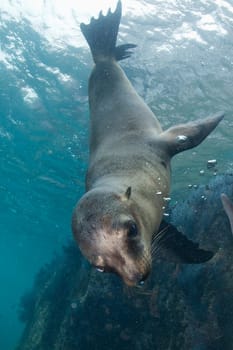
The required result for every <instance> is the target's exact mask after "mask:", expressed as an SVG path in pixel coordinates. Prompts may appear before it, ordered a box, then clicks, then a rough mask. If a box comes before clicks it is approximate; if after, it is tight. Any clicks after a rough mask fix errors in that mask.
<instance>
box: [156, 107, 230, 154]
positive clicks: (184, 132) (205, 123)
mask: <svg viewBox="0 0 233 350" xmlns="http://www.w3.org/2000/svg"><path fill="white" fill-rule="evenodd" d="M223 117H224V113H223V112H219V113H217V114H216V115H214V116H213V117H208V118H205V119H202V120H197V121H194V122H190V123H187V124H180V125H176V126H173V127H171V128H169V129H168V130H166V131H164V132H162V133H161V134H160V135H159V138H160V141H161V143H162V145H163V148H164V149H166V151H167V152H168V154H169V155H170V157H172V156H174V155H175V154H177V153H179V152H182V151H185V150H187V149H190V148H193V147H196V146H197V145H199V143H201V142H202V141H203V140H204V139H205V138H206V137H207V136H208V135H209V134H210V133H211V131H213V130H214V129H215V127H216V126H217V125H218V123H219V122H220V121H221V120H222V119H223Z"/></svg>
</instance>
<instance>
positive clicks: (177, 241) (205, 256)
mask: <svg viewBox="0 0 233 350" xmlns="http://www.w3.org/2000/svg"><path fill="white" fill-rule="evenodd" d="M157 237H158V238H157ZM154 244H156V245H158V246H159V252H160V255H161V256H162V258H165V259H166V260H168V261H171V262H175V263H184V264H200V263H203V262H206V261H208V260H210V259H211V258H212V257H213V255H214V253H213V252H211V251H209V250H204V249H201V248H199V244H198V243H194V242H193V241H191V240H190V239H188V238H187V237H186V236H185V235H184V234H183V233H181V232H179V231H178V230H177V229H176V227H175V226H173V225H171V224H170V223H169V224H168V223H166V222H165V221H164V220H163V221H162V222H161V224H160V228H159V233H158V234H157V235H155V237H154Z"/></svg>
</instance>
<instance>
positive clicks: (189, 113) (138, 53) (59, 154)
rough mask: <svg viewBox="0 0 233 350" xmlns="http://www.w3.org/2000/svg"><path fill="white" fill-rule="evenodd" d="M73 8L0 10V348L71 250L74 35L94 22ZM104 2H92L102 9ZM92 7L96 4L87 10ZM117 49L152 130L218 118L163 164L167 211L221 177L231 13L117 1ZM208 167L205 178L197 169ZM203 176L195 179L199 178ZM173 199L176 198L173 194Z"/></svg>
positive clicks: (216, 6) (80, 83)
mask: <svg viewBox="0 0 233 350" xmlns="http://www.w3.org/2000/svg"><path fill="white" fill-rule="evenodd" d="M87 3H88V2H85V1H76V4H74V3H73V2H72V1H68V2H67V6H66V9H65V10H64V9H62V8H61V3H60V1H55V0H54V1H52V0H51V1H50V2H49V1H47V2H46V1H41V2H40V1H39V2H38V3H37V7H36V8H34V9H33V6H32V5H31V4H30V3H27V2H24V1H22V2H20V1H15V2H14V1H6V0H4V1H3V2H1V4H0V18H1V21H0V71H1V74H0V101H1V112H0V118H1V119H0V120H1V123H0V154H1V157H0V166H1V168H0V169H1V172H0V195H1V200H0V209H1V210H0V232H1V234H0V277H1V288H0V348H1V349H4V350H11V349H14V347H15V345H16V344H17V341H18V339H19V337H20V334H21V332H22V329H23V324H21V323H20V321H19V320H18V316H17V310H18V303H19V300H20V297H21V296H22V294H24V292H25V291H27V290H28V289H30V287H31V285H32V283H33V279H34V276H35V274H36V272H37V271H38V270H39V268H40V267H41V266H43V265H44V264H45V263H46V262H48V261H50V259H51V257H52V256H53V255H54V254H56V253H58V252H59V251H60V249H61V248H62V246H63V244H64V243H66V242H67V241H68V240H70V239H72V235H71V229H70V218H71V212H72V208H73V206H74V204H75V202H76V200H77V199H78V198H79V196H80V195H81V193H82V192H83V189H84V175H85V169H86V166H87V160H88V147H87V145H88V104H87V79H88V75H89V73H90V69H91V67H92V62H91V58H90V54H89V51H88V49H87V46H86V45H85V43H84V41H83V39H82V38H81V36H80V32H79V23H80V21H82V20H84V19H86V18H89V17H90V16H91V15H92V14H94V15H96V13H97V12H96V11H97V8H96V4H95V6H94V5H93V11H92V6H91V7H90V8H87ZM113 3H114V2H112V1H111V2H110V1H109V2H108V1H105V2H104V1H103V6H102V7H101V8H104V9H106V8H107V7H108V5H111V4H113ZM99 6H101V2H99ZM123 9H124V12H123V19H122V26H121V29H120V36H119V38H120V40H124V41H129V42H133V43H136V44H137V45H138V48H137V49H136V50H135V54H134V55H133V56H132V58H130V59H129V60H127V61H125V62H124V64H123V67H124V68H125V70H126V72H127V74H128V76H129V77H130V79H131V81H132V82H133V84H134V86H135V88H136V89H137V90H138V92H139V93H140V94H141V95H142V96H143V97H144V99H145V100H146V101H147V103H148V104H149V105H150V106H151V108H152V109H153V111H154V112H155V113H156V115H157V117H158V118H159V120H160V121H161V123H162V125H163V126H164V127H168V126H170V125H172V124H174V123H177V122H184V121H187V120H192V119H196V118H201V117H204V116H207V115H209V114H211V113H215V112H216V111H219V110H224V111H225V112H226V118H225V120H224V121H223V122H222V123H221V125H220V126H219V127H218V128H217V130H216V131H215V132H214V133H212V134H211V136H210V137H209V138H208V140H206V141H205V142H204V143H203V144H202V145H201V146H199V147H198V148H197V149H195V150H191V151H188V152H186V153H184V154H181V155H179V156H178V157H177V158H176V160H175V159H174V162H173V163H174V164H173V165H174V167H173V192H172V199H173V200H174V201H175V200H177V199H179V198H180V196H182V197H185V195H186V193H188V191H189V188H188V185H189V184H202V183H207V182H208V181H209V179H210V178H211V177H213V176H214V175H215V172H218V173H225V172H229V171H232V168H233V152H232V126H233V117H232V113H233V99H232V91H233V35H232V34H233V30H232V28H233V23H232V22H233V19H232V18H233V5H232V3H231V1H223V0H222V1H221V0H219V1H212V0H209V1H200V0H199V1H195V2H194V1H193V2H190V1H171V0H170V1H167V2H166V4H164V2H162V1H155V0H154V1H149V0H148V1H133V0H131V1H127V0H125V1H123ZM213 158H214V159H216V160H217V167H216V168H215V169H214V170H208V169H207V167H206V164H207V161H208V159H213ZM201 170H204V175H202V176H201V175H200V171H201ZM181 189H182V191H181Z"/></svg>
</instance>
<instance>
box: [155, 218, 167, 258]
mask: <svg viewBox="0 0 233 350" xmlns="http://www.w3.org/2000/svg"><path fill="white" fill-rule="evenodd" d="M168 229H169V225H167V226H166V227H164V228H163V229H162V230H160V231H159V232H158V233H157V234H154V235H153V237H152V242H151V256H152V260H154V259H155V258H156V257H157V256H158V255H159V251H160V249H161V248H162V243H164V242H166V240H167V239H168V238H169V237H168V236H166V235H165V233H166V232H167V231H168Z"/></svg>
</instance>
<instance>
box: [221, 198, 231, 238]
mask: <svg viewBox="0 0 233 350" xmlns="http://www.w3.org/2000/svg"><path fill="white" fill-rule="evenodd" d="M221 200H222V205H223V208H224V210H225V212H226V214H227V216H228V219H229V221H230V225H231V232H232V233H233V203H232V202H231V201H230V199H229V198H228V196H227V195H225V194H224V193H222V194H221Z"/></svg>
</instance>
